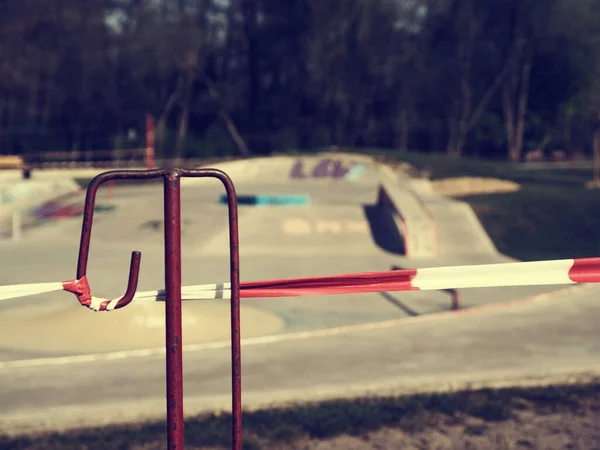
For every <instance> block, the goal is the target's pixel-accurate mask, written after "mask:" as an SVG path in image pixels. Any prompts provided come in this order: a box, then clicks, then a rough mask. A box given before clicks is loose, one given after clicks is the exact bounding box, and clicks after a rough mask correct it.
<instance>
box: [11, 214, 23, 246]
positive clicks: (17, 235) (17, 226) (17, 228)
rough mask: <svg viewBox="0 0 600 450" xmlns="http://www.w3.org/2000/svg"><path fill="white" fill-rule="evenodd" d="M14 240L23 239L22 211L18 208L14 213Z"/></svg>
mask: <svg viewBox="0 0 600 450" xmlns="http://www.w3.org/2000/svg"><path fill="white" fill-rule="evenodd" d="M12 240H13V241H14V242H19V241H20V240H21V211H19V210H18V209H17V210H15V211H13V213H12Z"/></svg>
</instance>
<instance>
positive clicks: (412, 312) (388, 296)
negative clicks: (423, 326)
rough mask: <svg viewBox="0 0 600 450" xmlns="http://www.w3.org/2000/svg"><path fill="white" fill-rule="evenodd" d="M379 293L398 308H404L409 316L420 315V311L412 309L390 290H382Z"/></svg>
mask: <svg viewBox="0 0 600 450" xmlns="http://www.w3.org/2000/svg"><path fill="white" fill-rule="evenodd" d="M379 295H381V296H382V297H383V298H385V299H386V300H387V301H388V302H390V303H391V304H392V305H394V306H396V307H397V308H398V309H400V310H402V311H403V312H404V313H405V314H406V315H407V316H411V317H415V316H418V315H419V313H418V312H416V311H415V310H413V309H410V308H409V307H408V306H406V305H405V304H404V303H402V302H401V301H400V300H398V299H396V298H395V297H394V296H393V295H391V294H390V293H389V292H380V293H379Z"/></svg>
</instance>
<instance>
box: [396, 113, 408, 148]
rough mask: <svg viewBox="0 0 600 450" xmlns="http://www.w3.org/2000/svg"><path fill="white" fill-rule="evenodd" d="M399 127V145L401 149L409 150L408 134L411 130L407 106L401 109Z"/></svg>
mask: <svg viewBox="0 0 600 450" xmlns="http://www.w3.org/2000/svg"><path fill="white" fill-rule="evenodd" d="M398 128H399V139H398V147H399V150H400V151H403V152H406V151H408V136H409V131H410V124H409V121H408V112H407V111H406V108H402V110H401V111H400V118H399V123H398Z"/></svg>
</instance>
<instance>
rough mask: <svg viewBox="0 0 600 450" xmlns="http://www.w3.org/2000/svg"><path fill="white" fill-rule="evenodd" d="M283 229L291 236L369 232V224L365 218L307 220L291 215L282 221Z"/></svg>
mask: <svg viewBox="0 0 600 450" xmlns="http://www.w3.org/2000/svg"><path fill="white" fill-rule="evenodd" d="M281 230H282V231H283V233H284V234H287V235H289V236H308V235H313V234H346V233H359V234H368V233H369V224H368V223H367V222H366V221H365V220H307V219H303V218H300V217H290V218H288V219H285V220H284V221H283V222H282V223H281Z"/></svg>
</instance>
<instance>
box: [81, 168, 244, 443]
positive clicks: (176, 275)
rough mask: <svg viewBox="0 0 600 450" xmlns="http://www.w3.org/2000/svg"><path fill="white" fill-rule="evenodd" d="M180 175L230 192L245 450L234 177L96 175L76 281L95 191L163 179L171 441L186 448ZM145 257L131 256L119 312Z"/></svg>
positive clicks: (238, 397) (236, 431) (234, 362)
mask: <svg viewBox="0 0 600 450" xmlns="http://www.w3.org/2000/svg"><path fill="white" fill-rule="evenodd" d="M181 177H193V178H205V177H212V178H218V179H219V180H220V181H221V183H222V184H223V186H224V187H225V190H226V192H227V203H228V212H229V247H230V282H231V366H232V418H233V421H232V448H233V450H241V448H242V373H241V343H240V277H239V272H240V258H239V238H238V214H237V196H236V192H235V187H234V185H233V182H232V181H231V179H230V178H229V177H228V176H227V175H226V174H225V173H224V172H222V171H220V170H217V169H157V170H114V171H110V172H105V173H102V174H100V175H98V176H96V177H95V178H94V179H93V180H92V181H91V182H90V184H89V186H88V189H87V193H86V200H85V207H84V213H83V224H82V230H81V241H80V247H79V258H78V261H77V280H81V279H82V278H85V277H86V273H87V262H88V259H89V250H90V239H91V233H92V223H93V216H94V207H95V201H96V193H97V191H98V188H99V187H100V186H101V185H102V184H103V183H106V182H112V181H115V180H140V179H151V178H162V179H163V186H164V220H165V223H164V229H165V290H166V302H165V312H166V354H167V355H166V366H167V367H166V370H167V386H166V390H167V425H168V428H167V441H168V448H170V449H178V450H179V449H183V446H184V418H183V358H182V348H183V341H182V326H181V196H180V194H181V192H180V190H181V189H180V188H181ZM140 260H141V253H140V252H133V253H132V256H131V267H130V272H129V283H128V286H127V291H126V293H125V295H124V296H123V297H122V298H121V299H120V300H119V302H118V304H117V308H122V307H124V306H126V305H128V304H129V303H130V302H131V301H132V299H133V296H134V295H135V291H136V288H137V281H138V274H139V267H140Z"/></svg>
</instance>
